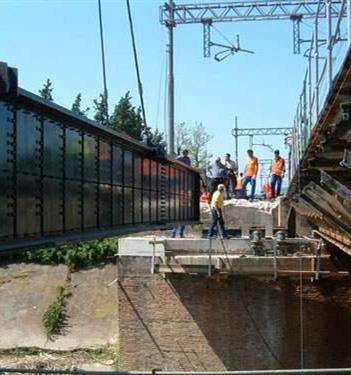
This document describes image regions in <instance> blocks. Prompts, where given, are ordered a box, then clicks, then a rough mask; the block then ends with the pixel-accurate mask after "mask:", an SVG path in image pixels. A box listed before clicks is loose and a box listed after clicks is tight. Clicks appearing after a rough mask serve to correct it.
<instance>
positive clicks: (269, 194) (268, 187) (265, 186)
mask: <svg viewBox="0 0 351 375" xmlns="http://www.w3.org/2000/svg"><path fill="white" fill-rule="evenodd" d="M262 191H263V194H264V197H265V199H270V198H271V197H272V192H271V185H270V183H269V182H268V181H265V182H264V183H263V185H262Z"/></svg>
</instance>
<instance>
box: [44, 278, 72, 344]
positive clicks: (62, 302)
mask: <svg viewBox="0 0 351 375" xmlns="http://www.w3.org/2000/svg"><path fill="white" fill-rule="evenodd" d="M71 295H72V293H71V278H70V276H69V274H67V278H66V281H65V283H64V284H63V285H60V286H59V287H58V288H57V295H56V299H55V301H54V302H53V303H51V304H50V305H49V307H48V308H47V310H46V311H45V313H44V315H43V325H44V328H45V333H46V336H47V337H48V339H50V340H52V338H53V336H55V335H57V334H59V333H60V332H61V330H62V328H63V326H64V323H65V320H66V305H67V298H69V297H70V296H71Z"/></svg>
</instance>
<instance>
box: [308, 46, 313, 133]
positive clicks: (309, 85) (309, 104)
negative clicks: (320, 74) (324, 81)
mask: <svg viewBox="0 0 351 375" xmlns="http://www.w3.org/2000/svg"><path fill="white" fill-rule="evenodd" d="M308 119H309V121H308V122H309V125H310V131H311V128H312V56H311V51H310V52H309V54H308Z"/></svg>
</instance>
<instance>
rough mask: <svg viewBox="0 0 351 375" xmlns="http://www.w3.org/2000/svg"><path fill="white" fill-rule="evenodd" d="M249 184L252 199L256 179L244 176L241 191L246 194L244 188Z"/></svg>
mask: <svg viewBox="0 0 351 375" xmlns="http://www.w3.org/2000/svg"><path fill="white" fill-rule="evenodd" d="M249 183H250V184H251V194H250V196H249V197H250V198H251V199H253V198H254V197H255V191H256V179H255V178H252V176H245V177H244V182H243V191H244V193H245V194H246V187H247V184H249Z"/></svg>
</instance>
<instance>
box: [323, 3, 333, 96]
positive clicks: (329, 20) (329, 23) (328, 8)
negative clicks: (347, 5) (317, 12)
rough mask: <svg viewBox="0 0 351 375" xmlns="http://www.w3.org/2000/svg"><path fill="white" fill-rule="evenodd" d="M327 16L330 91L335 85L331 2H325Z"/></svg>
mask: <svg viewBox="0 0 351 375" xmlns="http://www.w3.org/2000/svg"><path fill="white" fill-rule="evenodd" d="M325 9H326V11H325V13H326V14H325V15H326V20H327V37H326V42H327V44H326V46H327V72H328V73H327V74H328V89H329V90H330V89H331V87H332V84H333V43H332V18H331V1H330V0H325Z"/></svg>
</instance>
